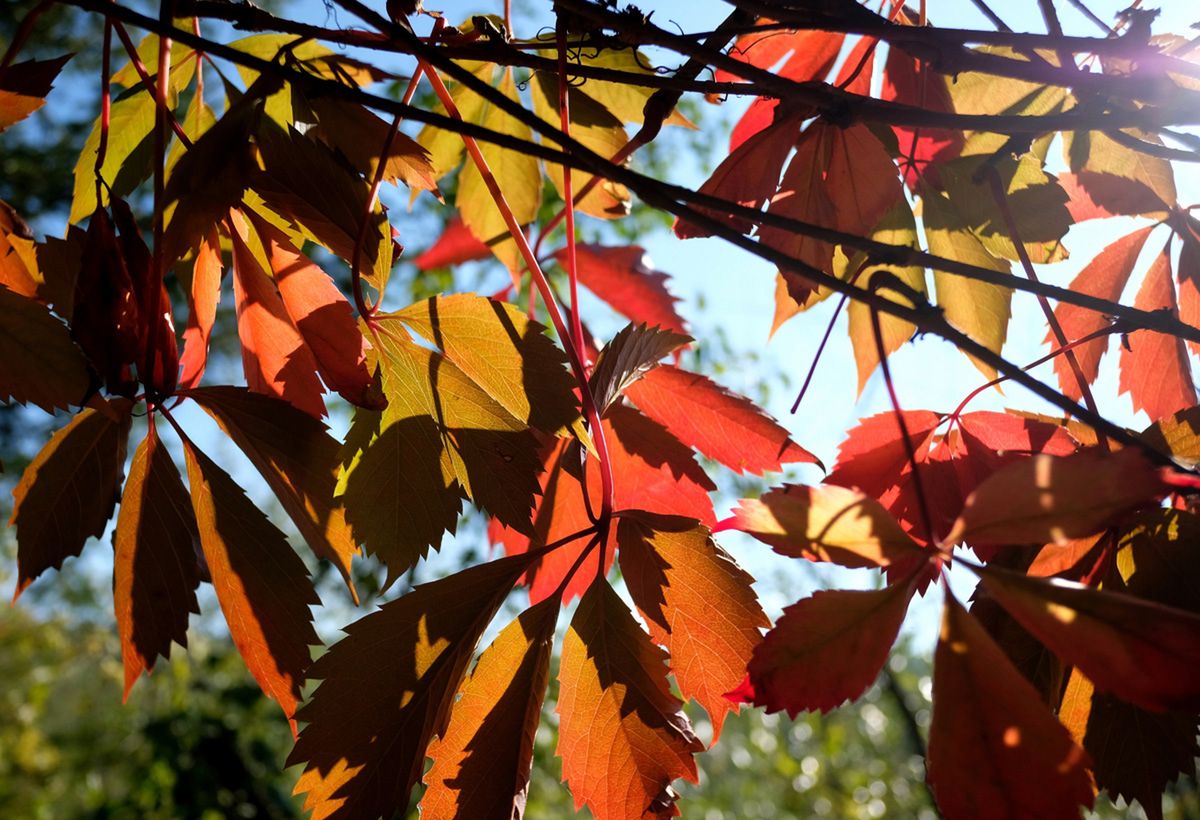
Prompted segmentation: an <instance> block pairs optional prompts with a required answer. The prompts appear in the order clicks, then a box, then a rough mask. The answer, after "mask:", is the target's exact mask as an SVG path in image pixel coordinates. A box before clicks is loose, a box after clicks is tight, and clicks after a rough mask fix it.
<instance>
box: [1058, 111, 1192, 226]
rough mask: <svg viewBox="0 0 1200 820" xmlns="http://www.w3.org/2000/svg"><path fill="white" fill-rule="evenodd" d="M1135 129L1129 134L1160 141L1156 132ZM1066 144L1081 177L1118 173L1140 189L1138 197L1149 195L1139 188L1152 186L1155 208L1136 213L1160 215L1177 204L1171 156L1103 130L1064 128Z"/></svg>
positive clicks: (1067, 155) (1090, 178) (1071, 163)
mask: <svg viewBox="0 0 1200 820" xmlns="http://www.w3.org/2000/svg"><path fill="white" fill-rule="evenodd" d="M1131 130H1133V131H1134V133H1133V134H1129V132H1125V133H1126V135H1127V136H1133V137H1134V138H1135V139H1140V140H1144V141H1146V142H1149V143H1157V142H1159V140H1158V138H1157V137H1156V136H1155V135H1153V134H1150V133H1147V132H1145V131H1138V130H1135V129H1131ZM1062 145H1063V158H1064V159H1065V160H1066V161H1067V163H1068V165H1069V166H1070V168H1071V170H1072V171H1073V172H1075V173H1076V174H1077V175H1078V177H1077V178H1080V179H1081V180H1087V181H1088V182H1092V181H1094V180H1096V179H1097V175H1103V176H1113V177H1117V178H1118V179H1120V180H1122V181H1123V182H1125V183H1126V187H1127V188H1133V190H1135V191H1137V192H1138V199H1144V198H1145V194H1144V193H1142V192H1141V191H1140V190H1139V189H1140V188H1146V189H1148V190H1149V191H1150V192H1151V193H1152V194H1153V197H1154V199H1156V200H1157V203H1156V204H1155V205H1154V206H1153V210H1150V211H1146V212H1139V211H1133V213H1145V214H1146V215H1158V214H1162V213H1163V212H1165V211H1168V210H1169V209H1170V208H1172V207H1174V206H1175V205H1176V203H1177V192H1176V187H1175V174H1174V172H1173V171H1172V169H1171V163H1170V162H1169V161H1168V160H1166V159H1164V158H1162V157H1155V156H1151V155H1150V154H1148V153H1145V152H1143V151H1139V150H1136V149H1134V148H1130V147H1129V146H1127V145H1122V144H1121V143H1120V142H1118V141H1117V140H1115V139H1113V138H1112V137H1111V136H1110V135H1108V134H1106V133H1104V132H1103V131H1075V132H1070V131H1068V132H1064V133H1063V143H1062ZM1090 187H1093V188H1094V187H1095V186H1094V185H1093V186H1090ZM1141 207H1145V206H1144V205H1143V206H1141ZM1121 211H1122V212H1123V213H1128V212H1130V209H1129V208H1123V209H1121Z"/></svg>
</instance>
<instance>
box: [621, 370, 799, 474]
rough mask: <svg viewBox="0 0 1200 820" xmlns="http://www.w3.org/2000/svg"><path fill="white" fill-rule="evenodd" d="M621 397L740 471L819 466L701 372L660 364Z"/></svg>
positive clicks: (773, 423) (758, 411) (748, 405)
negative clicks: (797, 464) (788, 466)
mask: <svg viewBox="0 0 1200 820" xmlns="http://www.w3.org/2000/svg"><path fill="white" fill-rule="evenodd" d="M625 395H626V396H627V397H628V398H629V399H630V400H631V401H633V403H634V404H636V405H637V407H638V409H639V410H641V411H642V412H643V413H645V414H646V415H647V416H649V417H650V418H652V419H654V420H655V421H657V422H658V423H659V424H661V425H662V426H663V427H665V428H667V430H668V431H669V432H670V433H671V434H672V435H673V436H675V437H676V438H678V439H679V440H680V441H682V442H683V443H684V444H687V445H688V446H690V447H694V448H695V449H697V450H699V451H700V452H701V453H703V454H704V455H705V456H707V457H709V458H711V459H713V460H714V461H719V462H721V463H722V464H724V465H725V466H726V467H729V468H731V469H734V470H737V471H738V472H750V473H754V474H755V475H762V474H763V473H764V472H767V471H768V470H773V471H779V470H782V469H783V465H785V464H796V463H811V464H817V465H818V466H821V462H820V460H819V459H817V457H816V456H814V455H813V454H812V453H810V452H808V451H807V450H805V449H804V448H803V447H801V446H800V445H799V444H797V443H796V442H795V441H793V440H792V438H791V436H790V435H789V434H788V431H787V430H785V429H784V428H783V427H782V426H781V425H780V424H779V423H778V422H777V421H775V419H773V418H771V417H770V416H769V415H767V414H766V413H765V412H764V411H763V410H761V409H759V408H758V407H757V406H755V405H754V404H753V403H752V402H751V401H750V400H749V399H747V398H745V397H744V396H739V395H738V394H736V393H733V392H731V391H729V390H726V389H725V388H724V387H721V386H720V385H719V384H717V383H716V382H713V381H712V380H711V379H708V378H707V377H705V376H701V375H700V374H699V373H689V372H688V371H686V370H681V369H680V368H677V367H675V366H674V365H669V364H664V365H659V366H658V367H656V368H654V369H653V370H650V371H648V372H647V373H646V374H645V375H644V376H643V377H642V378H641V380H640V381H638V382H635V383H634V384H632V385H630V386H629V387H627V388H626V389H625Z"/></svg>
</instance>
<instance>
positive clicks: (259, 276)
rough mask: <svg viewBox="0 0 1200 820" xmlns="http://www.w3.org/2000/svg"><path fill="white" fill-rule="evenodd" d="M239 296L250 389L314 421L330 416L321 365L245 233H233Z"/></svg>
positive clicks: (235, 282) (235, 287)
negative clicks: (323, 386)
mask: <svg viewBox="0 0 1200 820" xmlns="http://www.w3.org/2000/svg"><path fill="white" fill-rule="evenodd" d="M239 230H240V229H239ZM233 294H234V298H235V300H236V301H235V305H236V307H237V319H238V336H239V337H240V338H241V341H242V369H243V370H244V372H245V374H246V385H247V386H248V387H249V388H250V389H251V390H253V391H254V392H256V393H262V394H263V395H267V396H275V397H277V398H280V399H283V400H284V401H286V402H288V403H290V404H292V405H293V406H295V407H296V408H298V409H300V410H303V411H304V412H305V413H308V414H309V415H310V416H312V417H313V418H322V417H324V416H325V401H324V399H323V398H322V397H321V394H322V392H323V389H322V387H321V382H320V381H319V380H318V378H317V362H316V360H315V359H314V358H313V355H312V352H311V351H310V350H309V349H308V346H307V345H306V344H305V343H304V337H302V336H301V335H300V331H298V330H297V329H296V326H295V325H293V324H292V320H291V317H290V316H288V312H287V307H286V306H285V305H284V303H283V299H282V298H281V297H280V295H279V290H278V288H277V287H276V285H275V283H274V282H273V281H272V280H271V278H270V277H269V276H268V275H267V274H266V272H265V271H263V269H262V267H261V266H260V265H259V263H258V260H257V259H255V257H254V254H253V252H252V251H251V250H250V246H249V245H248V244H247V243H246V239H245V238H244V237H243V236H241V235H239V233H234V234H233Z"/></svg>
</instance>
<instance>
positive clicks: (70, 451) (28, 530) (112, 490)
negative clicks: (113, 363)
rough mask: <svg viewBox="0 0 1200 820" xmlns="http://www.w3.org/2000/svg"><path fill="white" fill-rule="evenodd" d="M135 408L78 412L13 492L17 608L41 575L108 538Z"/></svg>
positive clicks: (120, 403)
mask: <svg viewBox="0 0 1200 820" xmlns="http://www.w3.org/2000/svg"><path fill="white" fill-rule="evenodd" d="M99 401H101V402H103V401H104V400H103V399H100V400H99ZM132 407H133V406H132V405H131V404H130V403H129V402H127V401H124V400H122V399H117V400H116V401H114V402H110V403H108V406H106V407H105V408H104V410H103V411H101V410H97V409H93V408H90V407H89V408H85V409H83V410H81V411H80V412H79V415H77V416H75V417H74V418H73V419H71V421H70V423H69V424H67V426H66V427H63V428H62V429H61V430H59V431H58V432H57V433H55V434H54V436H53V438H51V439H50V441H48V442H47V443H46V445H45V446H44V447H42V449H41V451H40V452H39V453H38V454H37V455H36V456H34V458H33V461H31V462H29V466H28V467H26V468H25V472H24V473H23V474H22V475H21V480H20V481H18V482H17V485H16V486H15V487H13V511H12V519H11V520H10V521H9V524H10V525H15V526H16V528H17V589H16V591H15V592H14V593H13V600H14V601H15V600H16V599H17V597H18V596H19V595H20V594H21V593H22V592H24V591H25V588H26V587H28V586H29V585H30V584H31V583H33V581H34V579H36V578H37V577H38V576H39V575H41V574H42V573H43V572H45V571H46V570H48V569H58V568H60V567H61V566H62V565H63V562H64V561H66V560H67V559H68V558H71V557H73V556H76V555H79V553H80V552H82V551H83V547H84V544H85V543H86V542H87V540H88V538H89V537H91V536H94V537H96V538H99V537H100V536H101V535H102V534H103V533H104V528H105V526H107V524H108V519H109V518H111V517H112V514H113V508H114V507H116V505H117V497H118V496H119V495H120V494H121V479H122V477H123V472H124V469H125V443H126V439H127V437H128V436H129V426H130V424H131V423H132V421H133V419H132V416H131V415H130V411H131V410H132Z"/></svg>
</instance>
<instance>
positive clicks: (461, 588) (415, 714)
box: [287, 557, 528, 820]
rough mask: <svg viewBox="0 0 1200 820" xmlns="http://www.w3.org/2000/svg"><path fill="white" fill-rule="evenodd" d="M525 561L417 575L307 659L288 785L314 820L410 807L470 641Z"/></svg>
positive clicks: (350, 819)
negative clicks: (293, 771) (309, 682)
mask: <svg viewBox="0 0 1200 820" xmlns="http://www.w3.org/2000/svg"><path fill="white" fill-rule="evenodd" d="M527 564H528V559H527V558H524V557H521V558H503V559H501V560H499V561H492V562H490V563H487V564H482V565H479V566H475V567H471V568H470V569H466V570H463V571H462V572H460V573H458V574H456V575H451V576H449V577H447V578H443V579H441V580H439V581H434V582H433V583H430V584H422V585H421V586H418V587H416V588H415V589H413V591H412V592H410V593H408V594H407V595H404V596H402V597H400V598H397V599H396V600H394V601H390V602H388V603H386V604H384V605H383V606H382V607H381V608H380V609H379V610H378V611H376V612H372V613H371V614H370V615H367V616H366V617H365V618H361V619H359V620H358V621H355V622H354V623H352V624H350V626H348V627H346V637H345V638H342V640H340V641H338V642H337V643H336V644H334V645H333V647H332V648H330V650H329V651H328V652H327V653H325V654H324V655H322V656H321V657H320V658H319V659H318V660H317V661H316V663H314V664H313V666H312V669H311V671H310V674H311V676H312V677H313V678H314V679H319V680H320V681H321V684H320V686H318V687H317V689H316V691H315V692H314V693H313V695H312V698H311V699H310V700H309V701H308V702H307V703H306V704H305V705H304V706H303V708H301V709H300V711H299V712H298V713H297V715H296V717H297V719H298V720H300V721H303V722H305V723H307V725H306V726H305V727H304V730H303V731H301V732H300V737H299V739H298V740H297V741H296V746H295V748H293V749H292V753H291V754H290V755H289V756H288V760H287V765H289V766H291V765H295V764H297V763H305V764H306V766H305V769H304V773H303V774H302V775H301V776H300V780H299V782H298V783H297V784H296V793H297V794H301V793H307V795H308V796H307V798H305V801H304V808H305V809H307V810H310V811H312V812H313V815H312V818H313V820H323V818H326V817H336V818H339V820H358V819H359V818H361V820H375V818H378V817H379V816H380V815H383V816H384V817H391V816H393V815H394V814H396V813H398V812H403V811H404V810H405V809H407V808H408V800H409V793H410V792H411V791H412V787H413V785H414V784H416V782H417V781H418V780H419V779H420V778H421V773H422V770H423V768H424V764H425V749H426V746H428V745H429V741H430V739H431V738H432V737H433V736H434V735H435V734H441V733H443V732H444V731H445V729H446V721H447V719H448V718H449V717H450V710H451V708H452V706H453V704H454V695H455V692H456V691H457V690H458V686H459V683H460V682H461V681H462V678H463V674H464V673H465V672H466V668H467V664H468V663H470V661H471V656H472V653H473V652H474V649H475V644H476V643H477V642H478V641H479V637H480V635H481V634H483V630H484V629H485V628H487V625H488V623H489V622H490V621H491V620H492V618H493V617H494V616H495V614H496V611H497V610H498V609H499V608H500V605H501V604H502V603H503V602H504V599H505V597H507V595H508V593H509V591H510V590H511V589H512V585H513V584H514V583H515V582H516V580H517V576H519V575H520V574H521V573H522V572H523V571H524V570H525V567H526V566H527ZM368 668H369V669H370V674H369V675H366V676H364V674H363V671H364V670H365V669H368Z"/></svg>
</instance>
